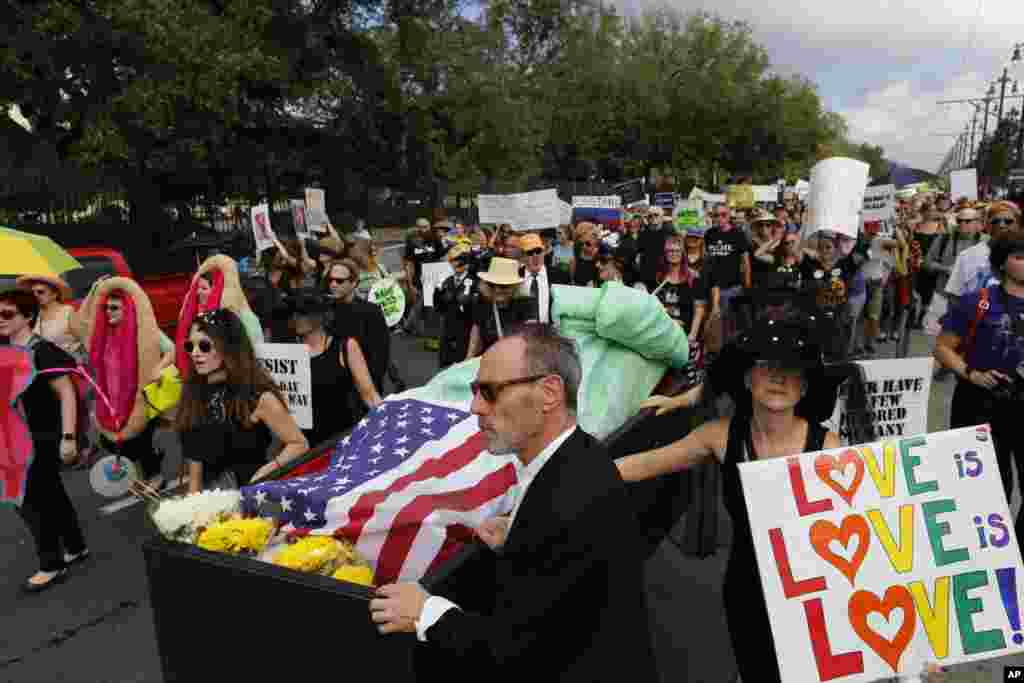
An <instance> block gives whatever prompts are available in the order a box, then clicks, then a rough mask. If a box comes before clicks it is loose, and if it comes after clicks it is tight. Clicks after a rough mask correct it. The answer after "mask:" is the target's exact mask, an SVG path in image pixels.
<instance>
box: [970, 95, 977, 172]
mask: <svg viewBox="0 0 1024 683" xmlns="http://www.w3.org/2000/svg"><path fill="white" fill-rule="evenodd" d="M977 127H978V105H977V104H975V105H974V115H973V116H971V162H972V165H973V162H974V130H975V128H977Z"/></svg>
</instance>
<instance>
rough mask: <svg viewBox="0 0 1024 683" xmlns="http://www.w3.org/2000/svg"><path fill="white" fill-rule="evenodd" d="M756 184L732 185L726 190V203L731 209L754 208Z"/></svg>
mask: <svg viewBox="0 0 1024 683" xmlns="http://www.w3.org/2000/svg"><path fill="white" fill-rule="evenodd" d="M754 202H755V198H754V186H753V185H730V186H729V187H728V188H726V191H725V203H726V204H728V205H729V208H731V209H752V208H754Z"/></svg>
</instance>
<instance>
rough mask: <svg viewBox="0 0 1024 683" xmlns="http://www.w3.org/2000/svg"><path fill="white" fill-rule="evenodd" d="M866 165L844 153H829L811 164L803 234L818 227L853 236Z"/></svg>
mask: <svg viewBox="0 0 1024 683" xmlns="http://www.w3.org/2000/svg"><path fill="white" fill-rule="evenodd" d="M870 168H871V167H870V166H868V165H867V164H865V163H864V162H863V161H857V160H856V159H847V158H846V157H832V158H831V159H824V160H822V161H819V162H818V163H817V164H815V165H814V168H812V169H811V190H810V194H808V196H807V205H808V206H807V217H806V220H805V221H804V225H803V237H804V238H807V237H810V236H811V235H812V234H813V233H816V232H818V231H819V230H830V231H832V232H836V233H841V234H843V235H846V236H847V237H852V238H854V239H856V238H857V234H858V232H859V228H860V223H861V218H860V213H861V210H862V209H863V207H864V190H865V189H866V188H867V185H868V171H869V170H870Z"/></svg>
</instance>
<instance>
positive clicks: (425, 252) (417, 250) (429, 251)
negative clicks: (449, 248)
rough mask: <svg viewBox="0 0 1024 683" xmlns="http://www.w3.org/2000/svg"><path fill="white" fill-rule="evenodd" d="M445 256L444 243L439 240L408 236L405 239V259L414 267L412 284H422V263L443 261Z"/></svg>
mask: <svg viewBox="0 0 1024 683" xmlns="http://www.w3.org/2000/svg"><path fill="white" fill-rule="evenodd" d="M445 256H446V252H445V250H444V244H443V243H441V242H440V241H439V240H426V241H423V240H420V239H418V238H415V237H410V238H409V239H407V240H406V241H405V260H406V261H409V262H411V263H412V264H413V266H414V267H415V268H416V273H415V275H414V281H413V285H415V286H416V287H422V286H423V264H424V263H434V262H435V261H443V260H444V258H445Z"/></svg>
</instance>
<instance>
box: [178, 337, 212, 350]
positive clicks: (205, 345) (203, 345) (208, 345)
mask: <svg viewBox="0 0 1024 683" xmlns="http://www.w3.org/2000/svg"><path fill="white" fill-rule="evenodd" d="M196 346H197V345H196V344H193V343H192V342H191V341H187V342H185V343H184V344H182V347H183V348H184V349H185V353H192V352H193V351H194V350H195V349H196ZM198 347H199V352H200V353H209V352H210V351H212V350H213V343H212V342H211V341H210V340H209V339H203V340H201V341H200V342H199V344H198Z"/></svg>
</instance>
